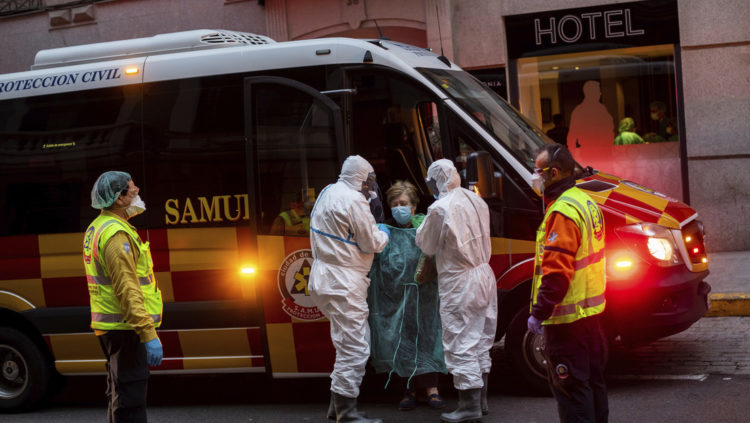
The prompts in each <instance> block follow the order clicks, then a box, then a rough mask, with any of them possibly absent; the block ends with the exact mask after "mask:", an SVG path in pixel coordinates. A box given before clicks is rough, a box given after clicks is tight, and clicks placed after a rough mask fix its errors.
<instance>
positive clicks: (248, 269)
mask: <svg viewBox="0 0 750 423" xmlns="http://www.w3.org/2000/svg"><path fill="white" fill-rule="evenodd" d="M240 274H241V275H242V276H252V275H254V274H255V267H253V266H243V267H241V268H240Z"/></svg>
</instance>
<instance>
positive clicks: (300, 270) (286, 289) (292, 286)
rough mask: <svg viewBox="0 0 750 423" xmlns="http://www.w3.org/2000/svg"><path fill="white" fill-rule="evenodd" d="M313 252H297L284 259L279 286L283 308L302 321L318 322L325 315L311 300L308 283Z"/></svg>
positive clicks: (280, 267)
mask: <svg viewBox="0 0 750 423" xmlns="http://www.w3.org/2000/svg"><path fill="white" fill-rule="evenodd" d="M312 262H313V256H312V250H297V251H295V252H293V253H291V254H289V255H288V256H286V258H285V259H284V261H283V262H282V263H281V266H279V275H278V278H277V280H278V284H279V292H281V308H282V309H283V310H284V312H285V313H286V314H288V315H290V316H292V317H294V318H297V319H300V320H318V319H321V318H323V313H321V312H320V310H318V307H316V306H315V304H314V303H313V301H312V299H311V298H310V290H309V289H308V287H307V283H308V281H309V280H310V269H311V268H312Z"/></svg>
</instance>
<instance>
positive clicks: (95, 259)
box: [83, 213, 163, 330]
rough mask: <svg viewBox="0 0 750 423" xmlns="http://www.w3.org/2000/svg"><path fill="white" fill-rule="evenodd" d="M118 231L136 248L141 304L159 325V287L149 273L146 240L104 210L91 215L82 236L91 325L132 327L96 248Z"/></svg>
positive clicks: (160, 310) (160, 307)
mask: <svg viewBox="0 0 750 423" xmlns="http://www.w3.org/2000/svg"><path fill="white" fill-rule="evenodd" d="M120 231H122V232H125V233H126V234H128V236H129V237H130V239H131V240H132V242H133V243H135V245H132V246H131V247H132V248H137V249H138V253H139V254H138V261H137V263H136V276H137V278H138V283H139V284H140V286H141V292H142V293H143V305H144V307H145V309H146V312H147V313H148V314H149V315H150V316H151V318H152V319H153V321H154V327H159V325H160V324H161V313H162V309H163V304H162V298H161V291H160V290H159V288H158V287H157V284H156V278H155V277H154V274H153V263H152V260H151V251H150V249H149V243H148V242H143V241H142V240H141V239H140V237H139V236H138V232H136V231H135V228H133V227H132V226H130V225H129V224H127V223H125V222H123V221H121V220H120V219H119V218H117V217H115V216H113V215H111V214H108V213H102V214H100V215H99V216H98V217H97V218H96V219H94V221H93V222H92V223H91V225H89V227H88V229H87V230H86V236H85V237H84V251H83V254H84V267H85V269H86V281H87V283H88V288H89V300H90V304H91V327H92V328H94V329H100V330H125V329H130V330H132V329H133V328H132V327H131V326H130V324H128V323H127V322H125V321H124V320H123V313H122V309H121V308H120V302H119V300H118V299H117V298H116V296H115V293H114V289H113V287H112V278H111V277H110V275H109V273H108V271H107V269H106V266H105V265H104V256H103V255H102V254H101V253H102V251H100V246H105V245H106V244H107V242H108V241H109V240H110V239H111V238H112V237H113V236H114V235H115V234H116V233H117V232H120Z"/></svg>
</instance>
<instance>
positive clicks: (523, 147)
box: [418, 68, 552, 170]
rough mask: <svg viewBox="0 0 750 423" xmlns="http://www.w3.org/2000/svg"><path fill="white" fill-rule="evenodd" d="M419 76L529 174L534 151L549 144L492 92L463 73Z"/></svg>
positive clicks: (426, 70)
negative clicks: (481, 127)
mask: <svg viewBox="0 0 750 423" xmlns="http://www.w3.org/2000/svg"><path fill="white" fill-rule="evenodd" d="M418 70H419V72H420V73H421V74H422V75H424V76H425V77H427V78H428V79H429V80H430V81H432V82H433V83H434V84H435V85H437V86H438V87H440V88H441V89H442V90H443V91H444V92H445V93H446V94H447V95H448V96H449V97H451V98H452V99H453V100H455V101H456V103H458V104H459V105H460V106H461V107H462V108H463V109H464V111H466V113H468V114H469V115H471V116H472V117H473V118H474V120H476V121H477V123H479V124H480V125H482V126H484V127H485V128H487V130H488V131H489V132H490V133H491V134H494V136H495V138H496V139H497V140H498V141H499V142H500V143H502V144H504V145H505V147H506V148H507V149H508V150H509V151H510V152H511V153H512V154H513V155H515V156H516V158H517V159H518V160H519V161H520V162H521V163H523V165H524V166H525V167H526V168H527V169H529V170H532V169H533V168H534V159H535V155H536V152H537V150H538V149H539V148H540V147H541V146H543V145H544V144H549V143H551V142H552V141H550V140H549V139H548V138H547V137H546V136H545V135H544V134H543V133H542V132H541V131H540V130H539V129H537V128H536V127H535V126H534V125H532V124H531V123H530V122H529V121H528V120H526V118H525V117H523V116H522V115H521V113H519V112H518V111H517V110H515V109H514V108H513V107H512V106H510V105H509V104H508V103H506V102H505V100H503V99H502V98H501V97H500V96H498V95H497V94H496V93H495V92H494V91H492V90H491V89H489V88H488V87H487V86H485V85H484V84H483V83H481V82H480V81H478V80H477V79H476V78H474V77H473V76H471V75H470V74H468V73H466V72H464V71H447V70H441V69H430V68H419V69H418Z"/></svg>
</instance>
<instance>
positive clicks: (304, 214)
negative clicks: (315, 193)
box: [271, 194, 315, 236]
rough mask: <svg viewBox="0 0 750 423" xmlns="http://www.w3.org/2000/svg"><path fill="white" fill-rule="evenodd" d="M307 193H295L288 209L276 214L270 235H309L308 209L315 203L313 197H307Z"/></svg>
mask: <svg viewBox="0 0 750 423" xmlns="http://www.w3.org/2000/svg"><path fill="white" fill-rule="evenodd" d="M307 197H308V196H307V194H296V196H295V201H292V202H291V203H290V204H289V205H290V209H289V210H285V211H282V212H281V213H279V215H278V216H276V219H274V221H273V224H272V225H271V235H285V236H310V211H312V207H313V205H314V204H315V198H307Z"/></svg>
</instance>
